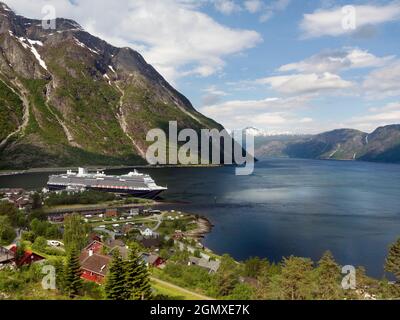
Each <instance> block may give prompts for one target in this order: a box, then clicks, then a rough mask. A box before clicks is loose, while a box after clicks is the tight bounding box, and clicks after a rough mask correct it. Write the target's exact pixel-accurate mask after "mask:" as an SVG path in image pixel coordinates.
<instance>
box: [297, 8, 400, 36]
mask: <svg viewBox="0 0 400 320" xmlns="http://www.w3.org/2000/svg"><path fill="white" fill-rule="evenodd" d="M353 13H354V15H353ZM398 19H400V3H399V2H398V1H395V2H391V3H389V4H386V5H354V6H348V7H334V8H330V9H319V10H316V11H314V12H313V13H310V14H304V16H303V20H302V22H301V24H300V28H301V30H302V32H303V36H304V37H306V38H316V37H321V36H341V35H344V34H354V33H357V32H358V31H359V32H362V31H363V29H364V28H368V27H369V26H377V25H380V24H382V23H385V22H390V21H394V20H398ZM352 21H353V22H354V23H355V25H354V27H355V28H353V27H352V26H353V22H352ZM349 22H350V23H349Z"/></svg>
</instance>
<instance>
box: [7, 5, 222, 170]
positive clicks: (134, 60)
mask: <svg viewBox="0 0 400 320" xmlns="http://www.w3.org/2000/svg"><path fill="white" fill-rule="evenodd" d="M56 27H57V29H56V30H51V29H49V30H45V29H43V28H42V22H41V21H40V20H33V19H27V18H24V17H22V16H19V15H16V14H15V13H14V12H13V11H12V10H11V9H10V8H9V7H7V6H6V5H5V4H4V3H1V2H0V168H27V167H56V166H77V165H114V164H115V165H121V164H125V165H132V164H139V163H145V159H144V157H145V152H146V150H147V147H148V145H149V143H148V142H146V134H147V132H148V130H150V129H153V128H161V129H164V130H165V131H167V129H168V122H169V121H177V122H178V126H179V128H192V129H194V130H196V131H200V130H201V129H203V128H208V129H213V128H216V129H219V130H221V129H223V127H222V126H221V125H220V124H218V123H216V122H215V121H213V120H211V119H209V118H207V117H205V116H204V115H202V114H201V113H199V112H197V111H196V110H195V109H194V107H193V106H192V104H191V103H190V101H189V100H188V99H187V98H186V97H184V96H183V95H182V94H181V93H179V92H178V91H177V90H175V89H174V88H173V87H172V86H171V85H170V84H169V83H168V82H167V81H166V80H165V79H164V78H163V77H162V76H161V75H160V74H159V73H158V72H157V71H156V70H155V69H154V68H153V67H152V66H151V65H149V64H148V63H146V61H145V60H144V59H143V57H142V56H141V55H140V54H139V53H138V52H136V51H134V50H132V49H130V48H116V47H114V46H112V45H110V44H108V43H107V42H105V41H103V40H101V39H99V38H97V37H95V36H92V35H91V34H89V33H87V32H85V31H84V30H83V29H82V28H81V26H79V24H78V23H76V22H75V21H72V20H68V19H57V20H56Z"/></svg>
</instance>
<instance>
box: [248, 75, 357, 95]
mask: <svg viewBox="0 0 400 320" xmlns="http://www.w3.org/2000/svg"><path fill="white" fill-rule="evenodd" d="M256 82H257V83H258V84H267V85H269V86H270V87H271V88H272V89H273V90H275V91H277V92H279V93H283V94H289V95H297V94H304V93H310V94H317V93H320V92H326V91H333V90H338V89H347V88H350V87H352V86H353V83H352V82H349V81H346V80H343V79H342V78H341V77H340V76H338V75H336V74H332V73H329V72H325V73H323V74H316V73H307V74H293V75H285V76H275V77H268V78H262V79H258V80H256Z"/></svg>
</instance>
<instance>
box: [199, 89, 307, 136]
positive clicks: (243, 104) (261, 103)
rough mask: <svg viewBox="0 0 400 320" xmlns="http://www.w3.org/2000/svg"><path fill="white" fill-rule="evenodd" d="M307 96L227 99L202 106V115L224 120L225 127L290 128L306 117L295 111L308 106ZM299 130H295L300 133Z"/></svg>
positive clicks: (288, 129)
mask: <svg viewBox="0 0 400 320" xmlns="http://www.w3.org/2000/svg"><path fill="white" fill-rule="evenodd" d="M309 101H310V97H309V96H297V97H290V98H277V97H272V98H265V99H260V100H231V101H225V102H222V103H216V104H213V105H209V106H205V107H203V108H202V109H201V112H203V113H204V114H205V115H207V116H209V117H212V118H213V119H216V120H217V121H220V122H222V123H224V125H225V127H226V128H229V129H243V128H246V127H251V126H253V127H258V128H261V129H268V130H274V131H278V132H285V131H292V130H293V129H295V128H294V126H297V125H299V126H303V125H304V126H305V125H306V124H307V123H308V124H309V123H310V122H312V119H311V118H310V117H304V116H299V115H297V114H296V111H297V110H301V109H305V108H308V102H309ZM300 131H301V130H299V132H300Z"/></svg>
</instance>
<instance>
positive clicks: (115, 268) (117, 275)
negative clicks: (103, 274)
mask: <svg viewBox="0 0 400 320" xmlns="http://www.w3.org/2000/svg"><path fill="white" fill-rule="evenodd" d="M104 289H105V292H106V296H107V299H110V300H125V299H126V298H127V295H128V294H127V289H126V284H125V268H124V261H123V260H122V258H121V255H120V254H119V252H118V250H114V254H113V260H112V262H111V264H110V270H109V271H108V275H107V278H106V284H105V288H104Z"/></svg>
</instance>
